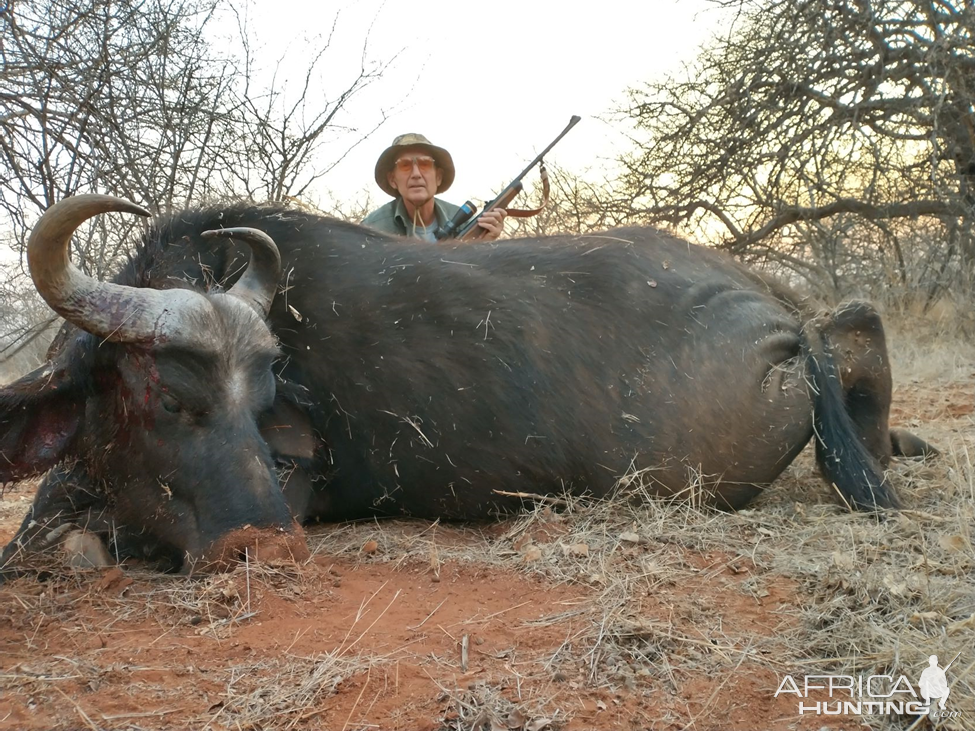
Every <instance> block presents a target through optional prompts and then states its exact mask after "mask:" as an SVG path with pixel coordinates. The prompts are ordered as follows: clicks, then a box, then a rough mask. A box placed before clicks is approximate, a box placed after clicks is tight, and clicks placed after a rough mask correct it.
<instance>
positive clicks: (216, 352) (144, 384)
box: [0, 195, 305, 567]
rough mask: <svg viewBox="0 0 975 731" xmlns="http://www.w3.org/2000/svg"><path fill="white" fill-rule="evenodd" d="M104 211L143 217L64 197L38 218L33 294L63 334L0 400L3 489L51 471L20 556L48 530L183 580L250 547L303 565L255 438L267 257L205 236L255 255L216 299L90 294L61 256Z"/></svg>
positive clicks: (110, 201)
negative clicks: (122, 544) (80, 537)
mask: <svg viewBox="0 0 975 731" xmlns="http://www.w3.org/2000/svg"><path fill="white" fill-rule="evenodd" d="M109 211H120V212H128V213H136V214H139V215H148V212H147V211H145V210H144V209H142V208H140V207H139V206H136V205H134V204H131V203H128V202H126V201H123V200H119V199H116V198H112V197H108V196H96V195H86V196H75V197H73V198H69V199H66V200H64V201H62V202H60V203H58V204H57V205H55V206H54V207H52V208H51V209H50V210H48V211H47V212H46V213H45V214H44V216H43V217H42V218H41V220H40V221H39V222H38V224H37V225H36V226H35V228H34V230H33V233H32V234H31V237H30V241H29V244H28V260H29V264H30V271H31V276H32V277H33V279H34V283H35V286H36V287H37V290H38V292H39V293H40V294H41V295H42V296H43V297H44V299H45V300H46V301H47V302H48V304H50V306H51V307H52V308H53V309H54V310H55V311H57V312H58V313H59V314H60V315H62V316H63V317H64V318H65V319H66V320H67V321H68V322H69V323H70V325H66V328H68V330H67V331H65V332H62V337H61V338H59V340H60V350H59V352H58V353H56V355H55V357H54V358H53V359H52V360H51V362H49V363H48V364H47V365H46V366H44V367H43V368H41V369H39V370H37V371H35V372H34V373H31V374H29V375H27V376H25V377H24V378H22V379H20V381H18V382H16V383H15V384H12V385H11V386H9V387H8V388H6V389H4V391H3V393H2V394H0V422H2V426H0V450H2V454H3V456H4V457H5V458H6V459H4V460H3V464H2V466H0V479H2V480H11V479H17V478H20V477H25V476H28V475H32V474H38V473H40V472H41V471H43V470H45V469H48V468H51V467H54V469H53V470H52V471H51V473H50V474H49V475H48V476H47V478H46V479H45V482H44V483H43V484H42V486H41V488H40V492H39V496H38V499H37V500H36V501H35V504H34V507H33V509H32V514H31V515H28V517H27V519H26V520H25V522H24V528H22V530H21V537H20V540H21V542H23V541H25V540H28V539H31V538H32V536H34V535H36V534H38V533H39V532H42V531H45V530H47V529H49V528H50V525H47V526H45V525H42V524H41V523H40V522H39V521H40V520H41V518H43V519H44V520H49V519H50V516H52V515H58V516H59V517H58V518H57V521H58V522H73V523H76V524H79V523H80V524H83V525H87V526H88V527H94V528H100V529H104V530H106V531H111V532H112V533H113V534H115V535H121V536H126V535H127V536H132V537H138V542H139V544H140V545H143V546H144V545H146V544H147V543H149V544H151V545H154V546H156V547H158V548H159V549H161V550H162V552H163V553H165V554H167V555H168V556H169V557H171V558H173V559H176V561H177V563H179V562H184V567H185V566H192V565H194V564H196V563H198V562H200V561H202V562H204V563H213V562H221V561H223V560H224V559H227V558H232V557H235V556H237V555H239V554H240V553H242V552H243V549H244V548H246V547H256V548H257V549H258V551H260V550H262V548H261V546H260V545H258V546H255V545H254V544H255V543H258V544H260V543H263V544H264V549H267V550H275V551H278V550H279V549H280V546H281V545H284V546H285V547H287V548H288V549H289V550H291V549H292V548H293V551H292V552H295V551H297V552H299V553H300V552H302V551H304V550H305V549H304V543H303V539H302V537H301V535H300V529H297V528H295V526H294V523H293V521H292V518H291V515H290V512H289V509H288V506H287V504H286V502H285V499H284V497H283V495H282V491H281V489H280V487H279V485H278V481H277V476H276V473H275V469H274V462H273V458H272V455H271V454H270V451H269V448H268V446H267V442H266V440H265V439H264V438H263V437H262V434H261V432H260V428H259V419H260V417H261V415H262V414H263V413H265V412H267V411H268V410H269V409H271V407H272V404H273V402H274V397H275V380H274V374H273V372H272V369H271V366H272V363H273V362H274V360H275V358H276V357H277V356H278V354H279V351H278V345H277V341H276V339H275V337H274V335H273V334H272V333H271V331H270V330H269V329H268V327H267V325H266V323H265V320H264V318H265V316H266V315H267V311H268V309H269V307H270V305H271V302H272V300H273V297H274V293H275V288H276V286H277V282H278V279H279V276H280V272H281V261H280V256H279V254H278V250H277V247H276V246H275V244H274V242H273V241H272V240H271V238H270V237H268V236H267V235H265V234H263V233H261V232H259V231H256V230H254V229H246V228H236V229H226V230H217V231H208V232H205V233H204V234H202V235H203V236H205V237H232V238H234V239H237V240H238V241H244V242H246V243H247V244H248V246H249V247H250V263H249V265H248V267H247V269H246V271H245V273H244V274H243V275H242V276H241V277H240V279H239V280H238V282H237V283H236V284H235V285H234V286H233V287H231V288H230V289H228V290H226V291H225V292H219V291H218V292H209V293H208V292H205V291H203V290H201V289H198V288H195V287H192V286H191V285H189V284H187V283H186V282H185V281H182V280H180V279H179V278H173V277H171V276H170V277H167V278H166V279H165V281H164V282H154V283H153V286H152V287H133V286H127V285H124V284H119V283H108V282H100V281H96V280H94V279H92V278H90V277H88V276H87V275H85V274H84V273H82V272H81V271H80V270H78V269H77V268H76V267H74V266H73V265H72V264H71V263H70V262H69V260H68V247H69V242H70V239H71V236H72V234H73V232H74V231H75V230H76V229H77V227H78V226H79V225H80V224H81V223H82V222H84V221H85V220H86V219H88V218H91V217H92V216H95V215H97V214H100V213H105V212H109ZM163 287H166V288H163ZM71 326H73V327H71ZM75 328H77V329H75ZM41 514H43V515H41ZM104 516H110V521H111V525H104V524H103V522H104V521H106V520H109V519H108V518H105V517H104ZM34 518H37V519H38V520H34ZM32 521H33V522H34V524H35V525H33V526H31V525H30V524H31V522H32ZM272 547H273V548H272ZM187 559H188V561H187Z"/></svg>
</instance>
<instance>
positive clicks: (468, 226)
mask: <svg viewBox="0 0 975 731" xmlns="http://www.w3.org/2000/svg"><path fill="white" fill-rule="evenodd" d="M581 120H582V117H580V116H579V115H578V114H573V115H572V117H571V118H570V119H569V123H568V124H567V125H566V127H565V129H564V130H562V131H561V132H560V133H559V136H558V137H556V138H555V139H554V140H552V141H551V142H550V143H549V146H548V147H546V148H545V149H544V150H542V151H541V152H540V153H539V154H538V156H537V157H536V158H535V159H534V160H532V161H531V162H530V163H528V167H526V168H525V169H524V170H522V171H521V174H520V175H519V176H518V177H516V178H515V179H514V180H512V181H511V182H510V183H509V184H508V185H506V186H505V188H504V190H502V191H501V192H500V193H498V195H497V197H496V198H495V199H494V200H492V201H491V202H490V203H488V204H487V205H486V206H484V208H482V209H481V212H480V214H478V215H477V216H475V217H474V218H472V219H470V220H469V221H468V222H467V223H465V224H464V226H463V227H462V228H461V229H460V230H459V231H457V238H458V239H460V238H462V237H463V236H464V235H465V234H466V233H467V232H468V231H470V230H471V229H472V228H474V226H476V225H477V219H479V218H480V217H481V216H483V215H484V214H485V213H487V212H488V211H490V210H491V209H492V208H494V207H496V206H497V205H498V201H500V200H502V199H504V197H505V196H506V195H508V193H509V192H510V191H511V188H512V187H513V186H515V185H520V184H521V179H522V178H524V177H525V176H526V175H528V173H529V172H530V171H531V169H532V168H533V167H535V166H536V165H538V163H540V162H541V161H542V158H543V157H545V155H547V154H548V151H549V150H551V149H552V148H553V147H555V146H556V145H557V144H558V143H559V140H561V139H562V138H563V137H565V136H566V135H567V134H569V130H571V129H572V128H573V127H575V126H576V125H577V124H579V122H580V121H581Z"/></svg>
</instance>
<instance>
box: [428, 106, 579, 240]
mask: <svg viewBox="0 0 975 731" xmlns="http://www.w3.org/2000/svg"><path fill="white" fill-rule="evenodd" d="M580 119H581V118H580V117H578V116H577V115H572V118H571V119H570V120H569V124H568V126H567V127H566V128H565V129H564V130H562V132H561V133H560V134H559V136H558V137H556V138H555V139H554V140H552V143H551V144H550V145H549V146H548V147H546V148H545V149H544V150H542V152H541V153H540V154H539V155H538V157H536V158H535V159H534V160H532V161H531V163H529V165H528V167H526V168H525V169H524V170H522V171H521V175H519V176H518V177H517V178H515V179H514V180H513V181H511V182H510V183H509V184H508V186H507V187H506V188H505V189H504V190H502V191H501V192H500V193H499V194H498V197H497V198H495V199H494V200H493V201H491V202H490V203H488V204H487V205H486V206H484V210H483V211H481V212H480V213H479V214H478V215H476V216H475V215H474V214H475V213H477V206H475V205H474V204H473V203H471V202H470V201H466V202H465V203H464V205H462V206H461V207H460V210H459V211H457V213H455V214H454V217H453V218H451V219H450V220H449V221H447V223H445V224H444V225H443V226H441V227H440V228H438V229H437V231H436V233H434V236H435V237H436V238H437V241H441V240H443V239H457V240H458V241H477V240H478V239H480V238H483V237H484V236H485V235H486V234H487V230H486V229H483V228H481V227H480V226H478V225H477V222H478V220H479V219H480V218H481V216H483V215H484V214H485V213H487V212H488V211H493V210H494V209H495V208H504V209H505V210H506V211H507V212H508V215H509V216H513V217H515V218H528V217H529V216H537V215H538V214H539V213H541V212H542V209H543V208H545V204H546V203H547V202H548V172H547V171H546V170H545V162H544V161H543V160H542V158H544V157H545V155H546V154H548V151H549V150H551V149H552V148H553V147H555V145H556V144H558V142H559V140H561V139H562V138H563V137H565V136H566V135H567V134H568V133H569V130H570V129H572V128H573V127H575V126H576V124H578V123H579V120H580ZM539 163H541V166H540V168H539V172H540V174H541V177H542V205H540V206H539V207H538V208H529V209H522V208H508V204H509V203H511V201H512V200H514V198H515V196H516V195H518V194H519V193H520V192H521V191H522V190H523V189H524V185H523V184H522V182H521V181H522V179H523V178H524V177H525V176H526V175H527V174H528V172H529V171H530V170H531V169H532V168H533V167H535V166H536V165H538V164H539Z"/></svg>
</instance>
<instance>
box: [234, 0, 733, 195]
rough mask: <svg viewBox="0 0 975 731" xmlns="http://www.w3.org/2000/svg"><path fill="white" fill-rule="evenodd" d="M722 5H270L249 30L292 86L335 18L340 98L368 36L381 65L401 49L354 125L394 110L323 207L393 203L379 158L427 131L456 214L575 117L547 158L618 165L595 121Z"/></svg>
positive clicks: (613, 138)
mask: <svg viewBox="0 0 975 731" xmlns="http://www.w3.org/2000/svg"><path fill="white" fill-rule="evenodd" d="M711 7H712V6H709V5H708V4H707V2H706V1H705V0H643V2H639V0H597V1H596V2H588V3H581V2H580V3H576V4H570V3H558V2H553V1H547V0H520V1H518V2H511V3H501V4H497V5H492V4H490V3H464V2H462V3H458V2H449V1H448V0H424V2H404V1H403V0H387V1H386V2H385V3H382V2H381V0H352V1H349V2H345V3H309V2H307V0H273V1H272V2H269V1H268V0H262V1H261V2H259V3H258V4H257V6H256V7H254V8H252V10H251V23H252V26H251V27H252V28H253V30H254V32H255V33H256V34H257V36H258V39H259V42H260V43H261V44H263V47H262V48H261V51H260V54H261V58H262V59H263V61H265V62H266V63H267V64H268V66H269V67H270V66H271V65H273V64H274V63H275V62H276V61H277V60H278V59H279V58H281V57H282V56H283V55H285V53H287V64H286V65H285V66H284V67H283V68H285V69H293V70H291V71H290V76H288V79H287V81H288V84H289V88H294V87H297V86H298V82H299V81H300V80H301V75H302V74H301V71H300V69H301V68H302V67H303V65H307V60H308V57H307V54H308V52H309V51H308V47H307V46H305V45H304V44H303V43H302V41H303V40H304V39H314V38H315V36H316V35H317V36H321V37H322V38H324V37H327V35H328V32H329V31H330V29H331V26H332V22H333V18H334V17H335V13H336V12H339V20H338V29H337V31H336V33H335V40H334V42H333V44H332V47H331V49H330V51H329V54H328V56H327V57H326V63H325V64H324V65H323V69H325V70H327V72H328V75H329V79H328V80H327V81H326V85H327V87H326V88H329V87H330V88H331V90H332V94H334V93H335V92H336V90H338V89H340V88H344V84H346V83H347V82H348V81H350V80H351V78H353V77H354V75H355V73H357V71H358V63H359V58H360V56H361V52H362V44H363V42H364V40H365V39H366V38H368V51H369V56H370V57H372V58H375V59H385V58H389V57H391V56H392V55H394V54H395V53H397V52H398V51H399V52H400V55H399V57H398V59H397V60H396V62H395V64H394V67H393V68H392V69H391V70H389V71H387V73H386V74H384V76H383V78H382V79H381V80H379V81H378V82H376V83H375V84H374V85H373V86H371V87H370V88H369V89H367V90H366V92H364V93H362V94H360V95H359V96H358V97H356V99H355V100H354V101H353V103H352V105H351V106H350V107H349V110H350V115H349V116H348V117H346V118H345V120H344V121H345V123H346V124H350V125H352V126H356V127H358V128H359V129H362V130H368V129H370V128H371V127H372V126H374V125H375V123H376V121H377V120H378V119H379V118H380V117H379V110H381V109H384V108H385V109H390V108H393V107H395V109H394V110H393V112H392V114H391V117H390V119H389V121H387V122H386V123H385V124H384V125H383V126H382V127H381V128H380V129H379V130H378V131H377V132H376V133H374V134H373V135H372V136H371V137H370V138H369V139H367V140H366V141H365V142H364V143H362V144H361V145H360V146H359V147H358V148H356V149H355V150H353V151H352V152H351V153H350V154H349V156H348V157H347V158H346V159H345V160H344V161H343V162H342V163H340V164H339V165H338V166H337V167H336V168H335V169H334V170H333V171H332V172H331V173H329V175H328V176H327V177H326V178H325V180H324V181H323V184H322V186H321V187H320V189H319V190H318V192H317V195H318V196H319V197H320V199H319V200H318V201H316V202H318V203H319V204H325V203H326V201H324V200H321V198H325V197H326V196H328V195H329V192H328V191H330V192H331V196H332V197H335V198H338V199H340V200H350V199H355V198H361V197H363V196H364V193H365V192H366V191H368V194H369V195H370V196H371V198H372V202H373V203H374V204H375V205H379V204H382V203H385V202H386V201H387V200H389V198H388V196H387V195H386V194H385V193H383V192H382V191H381V190H380V189H379V187H378V186H377V185H376V184H375V182H374V181H373V167H374V165H375V161H376V159H377V157H378V156H379V154H380V153H381V152H382V150H383V149H385V147H386V146H387V145H389V144H390V143H391V142H392V139H393V137H394V136H396V135H398V134H401V133H403V132H419V133H421V134H424V135H426V137H427V138H429V139H430V140H431V142H433V143H434V144H437V145H440V146H442V147H445V148H446V149H448V150H449V151H450V152H451V154H452V156H453V158H454V163H455V165H456V168H457V177H456V179H455V181H454V184H453V186H452V187H451V189H450V191H448V193H447V194H446V195H445V196H444V197H445V198H446V199H447V200H450V201H452V202H455V203H458V204H459V203H462V202H463V201H464V200H465V199H467V198H472V199H474V200H475V202H480V201H481V200H483V199H484V198H489V197H491V196H492V195H493V194H494V193H495V192H497V191H498V190H499V189H500V188H501V187H503V186H504V185H505V184H507V183H508V182H510V180H511V178H513V177H514V176H515V175H517V174H518V173H519V172H521V170H522V169H523V168H524V167H525V165H527V163H528V162H530V161H531V159H532V158H534V157H535V155H536V154H537V153H538V152H540V151H541V150H542V149H543V148H544V147H545V146H546V145H547V144H548V143H549V142H551V141H552V140H553V139H554V138H555V136H556V135H557V134H558V133H559V132H560V131H561V130H562V129H563V128H564V127H565V125H566V124H568V121H569V118H570V117H571V116H572V115H573V114H578V115H580V116H581V117H582V121H581V122H580V123H579V124H578V125H577V126H576V127H575V128H574V129H573V130H572V132H570V133H569V135H567V136H566V137H565V138H564V139H563V140H562V141H561V142H560V143H559V145H558V146H557V147H556V148H555V149H554V150H553V151H552V152H551V153H549V155H548V156H547V160H548V161H549V162H551V163H556V164H559V165H561V166H563V167H566V168H568V169H569V170H570V171H572V172H576V173H577V174H582V173H583V172H584V171H585V169H586V168H588V167H592V166H598V164H599V161H600V159H601V158H602V159H605V158H612V157H613V154H614V144H621V143H623V140H622V139H621V137H620V135H619V133H618V132H617V131H614V130H613V129H612V128H610V127H609V125H607V124H606V123H605V122H603V121H601V120H599V119H596V118H595V117H596V116H597V115H603V114H605V113H606V112H607V111H608V110H609V109H610V108H611V107H612V106H613V103H614V100H622V99H623V93H624V90H625V89H626V88H627V87H629V86H633V85H637V84H639V83H640V82H641V81H644V80H647V79H650V78H652V77H654V76H660V75H662V74H663V73H665V72H667V71H674V70H677V69H678V68H679V65H680V63H681V62H683V61H689V60H691V59H692V58H693V57H694V55H695V52H696V49H697V47H698V46H699V45H700V44H701V43H702V42H704V41H705V40H706V39H707V38H708V36H709V35H711V34H712V33H713V32H715V31H716V30H717V27H716V26H717V23H718V20H719V15H718V12H717V11H715V10H713V9H711ZM296 29H297V30H296ZM321 45H322V41H321V40H318V41H317V46H318V47H320V46H321ZM292 64H294V65H292ZM278 73H279V79H280V78H281V77H282V76H284V75H285V74H284V73H283V72H282V71H279V72H278ZM398 102H399V104H398V106H397V103H398ZM336 149H338V148H336ZM536 175H537V173H534V172H533V173H531V174H530V175H529V179H528V183H529V184H530V183H531V182H533V180H534V179H535V176H536ZM528 202H529V201H524V200H522V201H521V203H525V204H527V203H528Z"/></svg>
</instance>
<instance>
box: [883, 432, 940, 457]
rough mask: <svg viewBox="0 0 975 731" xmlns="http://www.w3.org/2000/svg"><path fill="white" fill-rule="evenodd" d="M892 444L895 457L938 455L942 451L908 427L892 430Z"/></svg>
mask: <svg viewBox="0 0 975 731" xmlns="http://www.w3.org/2000/svg"><path fill="white" fill-rule="evenodd" d="M890 446H891V449H892V451H893V454H894V456H895V457H936V456H938V455H939V454H941V452H939V451H938V450H937V448H935V447H932V446H931V445H930V444H928V443H927V442H926V441H924V440H923V439H921V438H920V437H917V436H914V435H913V434H911V432H909V431H907V429H891V430H890Z"/></svg>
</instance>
